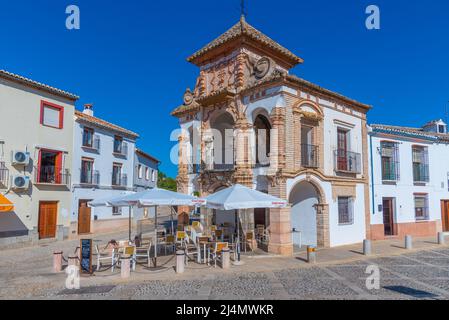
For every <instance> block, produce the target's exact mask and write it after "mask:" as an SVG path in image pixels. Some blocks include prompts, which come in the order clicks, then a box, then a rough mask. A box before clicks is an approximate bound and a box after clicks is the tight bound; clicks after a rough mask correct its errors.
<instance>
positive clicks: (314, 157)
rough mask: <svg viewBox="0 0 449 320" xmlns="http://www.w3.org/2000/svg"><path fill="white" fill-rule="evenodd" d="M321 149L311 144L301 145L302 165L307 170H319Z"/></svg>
mask: <svg viewBox="0 0 449 320" xmlns="http://www.w3.org/2000/svg"><path fill="white" fill-rule="evenodd" d="M318 160H319V148H318V146H315V145H311V144H302V145H301V165H302V166H303V167H305V168H318V167H319V166H320V165H319V161H318Z"/></svg>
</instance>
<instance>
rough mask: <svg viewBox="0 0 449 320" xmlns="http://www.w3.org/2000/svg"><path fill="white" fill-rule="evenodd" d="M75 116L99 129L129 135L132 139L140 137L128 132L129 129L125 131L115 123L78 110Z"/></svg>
mask: <svg viewBox="0 0 449 320" xmlns="http://www.w3.org/2000/svg"><path fill="white" fill-rule="evenodd" d="M75 116H76V117H77V118H78V119H80V120H82V121H85V122H87V123H90V124H92V125H96V126H99V127H102V128H106V129H111V130H113V131H116V132H119V133H122V134H125V135H128V136H130V137H131V138H138V137H139V135H138V134H137V133H135V132H132V131H130V130H127V129H124V128H122V127H119V126H117V125H115V124H113V123H110V122H107V121H105V120H102V119H100V118H97V117H93V116H90V115H87V114H85V113H82V112H81V111H78V110H75Z"/></svg>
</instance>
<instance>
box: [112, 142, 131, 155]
mask: <svg viewBox="0 0 449 320" xmlns="http://www.w3.org/2000/svg"><path fill="white" fill-rule="evenodd" d="M112 153H113V154H114V155H115V156H117V157H124V158H126V157H127V156H128V144H127V143H126V142H121V143H114V151H113V152H112Z"/></svg>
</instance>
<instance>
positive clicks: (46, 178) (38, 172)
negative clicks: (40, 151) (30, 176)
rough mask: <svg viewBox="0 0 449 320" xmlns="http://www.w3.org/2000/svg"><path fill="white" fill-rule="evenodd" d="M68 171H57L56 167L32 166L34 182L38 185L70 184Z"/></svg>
mask: <svg viewBox="0 0 449 320" xmlns="http://www.w3.org/2000/svg"><path fill="white" fill-rule="evenodd" d="M70 179H71V175H70V171H69V170H68V169H65V170H60V171H57V170H56V167H53V166H43V167H34V183H35V184H39V185H55V186H70Z"/></svg>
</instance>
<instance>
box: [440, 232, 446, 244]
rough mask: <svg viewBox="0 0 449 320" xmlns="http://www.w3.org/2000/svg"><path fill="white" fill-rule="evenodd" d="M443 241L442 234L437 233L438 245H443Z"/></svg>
mask: <svg viewBox="0 0 449 320" xmlns="http://www.w3.org/2000/svg"><path fill="white" fill-rule="evenodd" d="M444 242H445V239H444V233H443V232H438V244H440V245H444Z"/></svg>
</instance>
